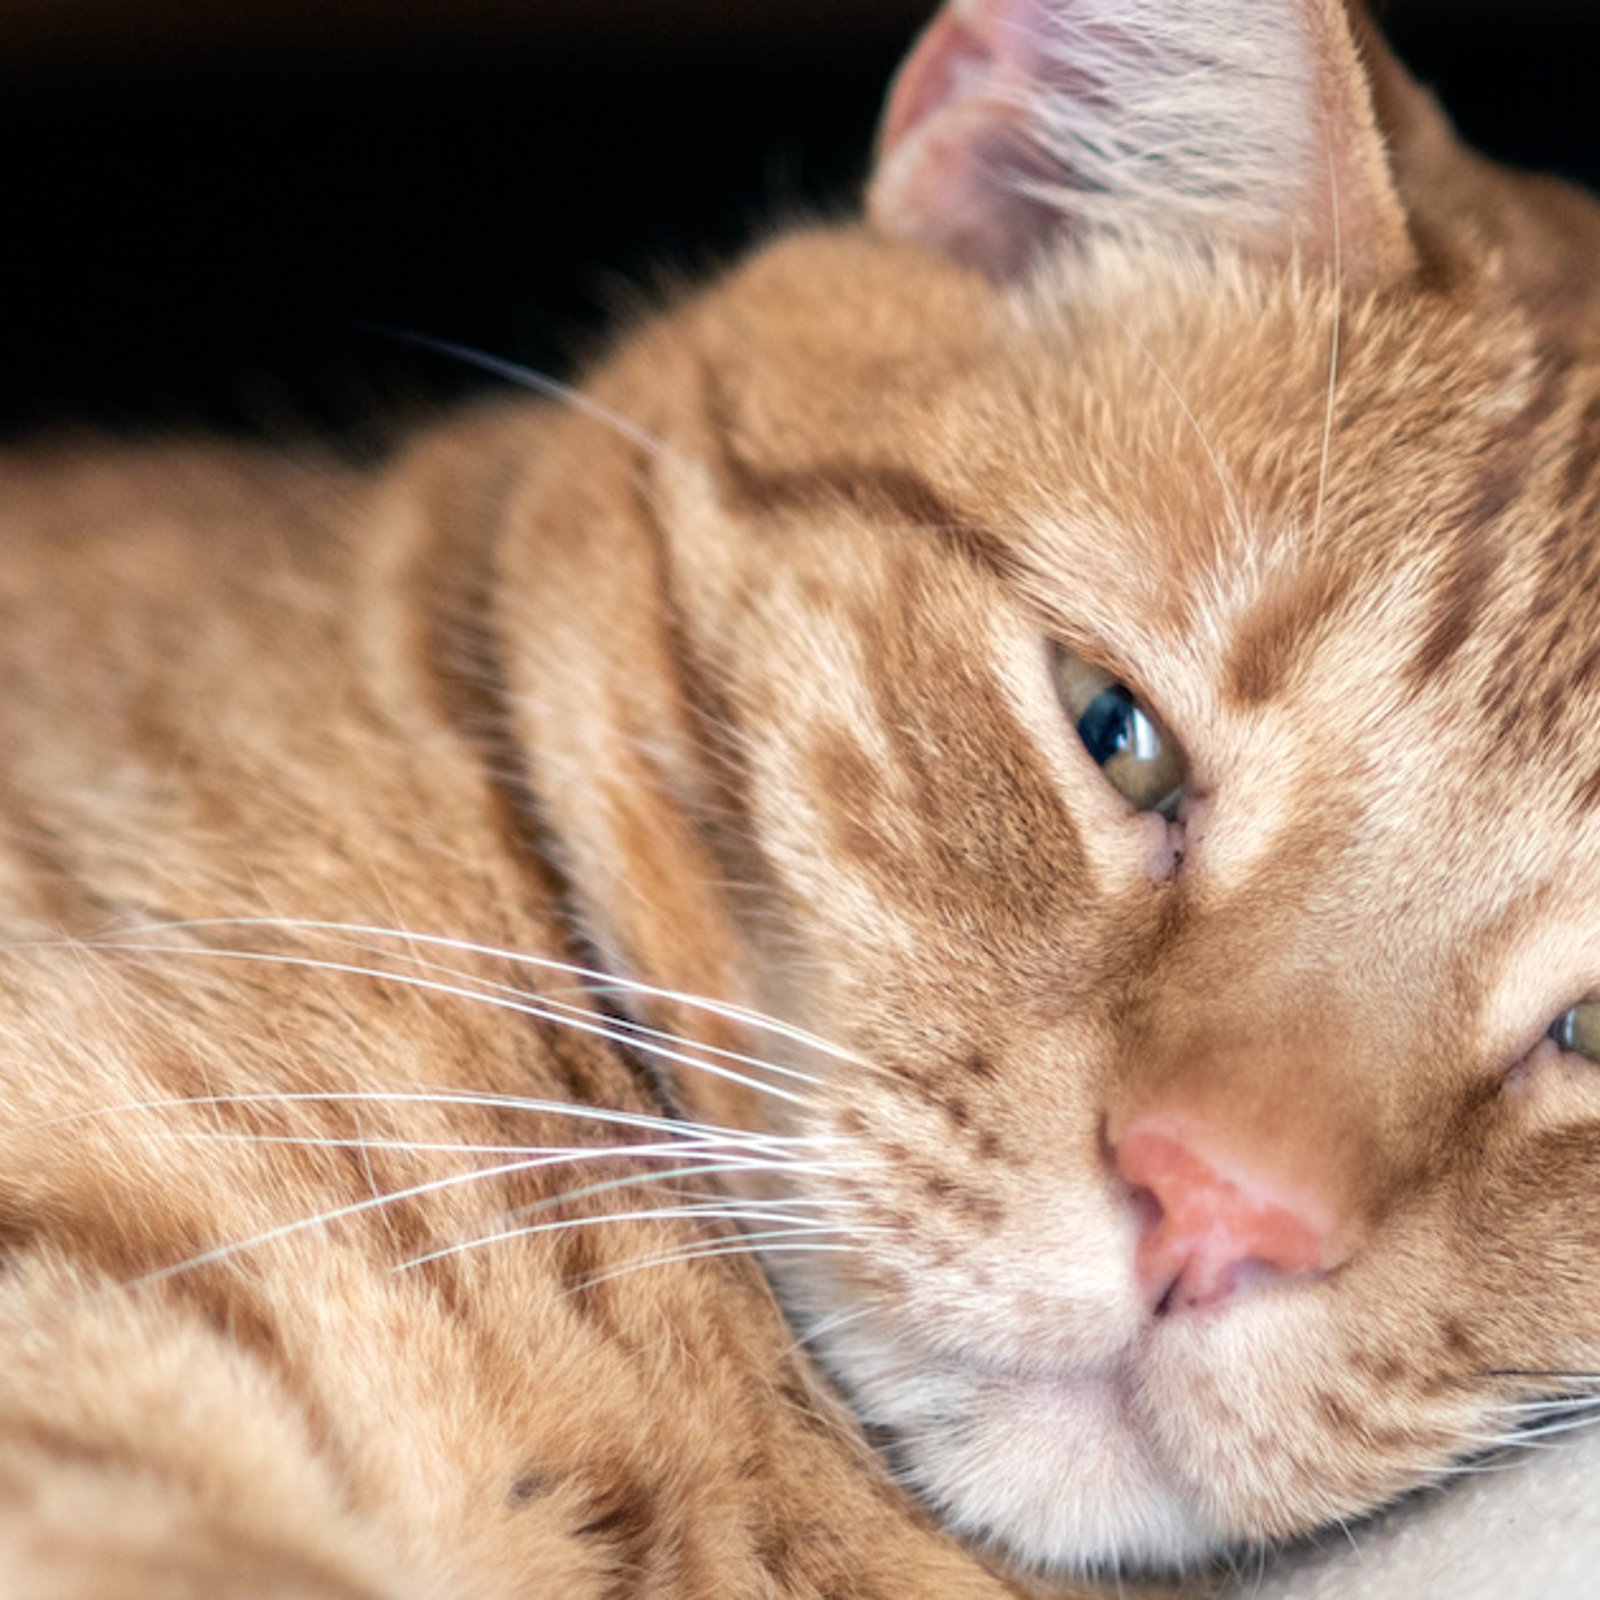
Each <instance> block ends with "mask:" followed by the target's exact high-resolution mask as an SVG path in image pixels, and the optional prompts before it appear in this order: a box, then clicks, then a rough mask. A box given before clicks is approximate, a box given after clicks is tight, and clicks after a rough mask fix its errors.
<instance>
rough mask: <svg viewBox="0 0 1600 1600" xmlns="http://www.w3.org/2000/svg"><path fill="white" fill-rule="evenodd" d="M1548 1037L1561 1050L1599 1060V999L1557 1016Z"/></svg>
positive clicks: (1591, 1059)
mask: <svg viewBox="0 0 1600 1600" xmlns="http://www.w3.org/2000/svg"><path fill="white" fill-rule="evenodd" d="M1550 1037H1551V1038H1552V1039H1554V1040H1555V1042H1556V1043H1557V1044H1558V1045H1560V1046H1561V1048H1562V1049H1563V1050H1570V1051H1571V1052H1572V1053H1573V1054H1574V1055H1576V1056H1587V1057H1588V1059H1589V1060H1590V1061H1600V1001H1597V1000H1590V1001H1587V1002H1585V1003H1584V1004H1583V1005H1581V1006H1574V1007H1573V1008H1572V1009H1571V1010H1570V1011H1569V1012H1567V1013H1566V1014H1565V1015H1564V1016H1561V1017H1558V1018H1557V1019H1556V1022H1555V1025H1554V1026H1553V1027H1552V1028H1551V1029H1550Z"/></svg>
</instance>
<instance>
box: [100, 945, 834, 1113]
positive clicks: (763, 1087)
mask: <svg viewBox="0 0 1600 1600" xmlns="http://www.w3.org/2000/svg"><path fill="white" fill-rule="evenodd" d="M94 948H96V949H98V950H112V951H119V952H123V953H126V954H136V955H166V956H170V955H187V956H199V957H202V958H205V959H209V960H213V961H245V962H256V963H258V964H260V965H264V966H279V967H298V968H304V969H306V970H308V971H316V972H333V973H339V974H341V975H343V976H346V977H361V978H374V979H378V980H380V981H386V982H389V983H397V984H400V985H402V986H403V987H405V988H411V989H418V990H422V991H424V992H426V993H430V994H439V995H444V996H447V997H449V998H453V999H458V1000H472V1001H476V1002H477V1003H478V1004H479V1005H485V1006H490V1007H492V1008H494V1009H496V1010H501V1011H511V1012H515V1013H517V1014H519V1015H521V1016H526V1017H533V1018H535V1019H536V1020H538V1021H541V1022H550V1023H554V1024H556V1025H558V1026H561V1027H566V1028H571V1029H572V1030H573V1031H574V1032H576V1033H583V1034H589V1035H592V1036H595V1037H598V1038H602V1039H605V1040H607V1041H609V1042H610V1043H613V1044H625V1045H627V1046H628V1047H629V1048H631V1049H634V1050H639V1051H642V1052H644V1053H645V1054H647V1055H651V1056H655V1057H657V1058H658V1059H661V1060H665V1061H671V1062H673V1063H674V1064H676V1065H679V1066H686V1067H694V1068H696V1069H698V1070H699V1071H701V1072H705V1073H709V1074H710V1075H711V1076H712V1077H714V1078H722V1079H724V1080H725V1081H727V1082H729V1083H736V1084H739V1085H740V1086H741V1087H743V1088H747V1089H753V1090H755V1091H756V1092H757V1093H759V1094H766V1095H771V1096H773V1097H774V1098H776V1099H779V1100H787V1101H789V1102H790V1103H791V1104H793V1105H801V1106H803V1105H805V1104H806V1100H805V1097H804V1096H803V1095H798V1094H794V1093H792V1092H791V1091H790V1090H788V1089H782V1088H779V1087H778V1086H777V1085H776V1084H771V1083H763V1082H762V1081H761V1080H760V1079H758V1078H752V1077H750V1076H749V1075H748V1074H745V1073H742V1072H735V1071H734V1070H733V1069H732V1068H729V1067H723V1066H719V1065H717V1064H716V1063H714V1062H710V1061H706V1060H703V1059H702V1058H700V1057H698V1056H692V1055H688V1054H686V1053H685V1052H684V1051H682V1050H674V1049H671V1048H669V1047H668V1046H665V1045H659V1044H655V1043H653V1042H651V1041H649V1040H646V1039H633V1038H627V1037H624V1036H621V1035H619V1034H618V1032H617V1031H616V1030H615V1029H614V1028H613V1027H612V1026H611V1024H609V1023H608V1022H605V1021H603V1020H601V1019H600V1018H598V1017H596V1018H592V1019H587V1020H586V1019H583V1018H582V1017H580V1016H577V1015H567V1014H564V1013H562V1012H558V1011H553V1010H551V1009H549V1008H548V1007H545V1006H542V1005H540V1004H538V1003H537V1001H517V1000H510V999H506V998H505V997H503V996H500V995H494V994H485V993H483V992H482V991H481V990H477V989H470V988H467V987H466V986H465V985H462V984H454V983H437V982H435V981H433V980H432V979H428V978H419V977H416V976H413V975H411V974H409V973H404V972H391V971H389V970H387V969H386V968H384V967H368V966H364V965H362V964H361V963H359V962H351V961H326V960H323V959H321V958H320V957H315V956H295V955H288V954H284V953H279V952H275V951H263V950H224V949H218V948H215V947H212V946H207V945H160V944H140V943H129V942H124V941H116V942H111V941H97V942H96V944H95V946H94ZM769 1070H771V1071H773V1072H780V1073H783V1074H784V1075H786V1076H791V1077H801V1078H805V1077H807V1076H808V1075H807V1074H803V1073H798V1072H794V1071H792V1070H791V1069H787V1068H783V1067H776V1066H774V1067H770V1068H769ZM811 1081H815V1080H811Z"/></svg>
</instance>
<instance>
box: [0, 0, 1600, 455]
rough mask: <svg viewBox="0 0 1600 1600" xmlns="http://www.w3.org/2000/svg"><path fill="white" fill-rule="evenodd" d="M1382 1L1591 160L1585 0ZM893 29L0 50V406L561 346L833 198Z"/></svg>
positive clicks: (194, 397) (105, 402) (252, 393)
mask: <svg viewBox="0 0 1600 1600" xmlns="http://www.w3.org/2000/svg"><path fill="white" fill-rule="evenodd" d="M1389 20H1390V26H1391V29H1392V31H1393V32H1394V33H1395V34H1396V36H1397V37H1398V39H1399V42H1400V44H1401V46H1402V48H1403V50H1404V52H1405V53H1406V55H1407V56H1408V58H1409V59H1410V60H1411V61H1412V62H1413V64H1414V65H1415V67H1416V68H1417V70H1418V71H1419V72H1420V73H1421V74H1422V75H1423V76H1424V77H1425V78H1426V79H1428V80H1429V81H1430V82H1433V83H1435V84H1436V85H1438V86H1439V88H1440V89H1441V90H1442V91H1443V93H1444V96H1445V98H1446V100H1447V102H1448V103H1449V104H1450V105H1451V107H1452V109H1453V110H1454V112H1455V113H1456V115H1457V117H1458V118H1459V120H1460V122H1461V123H1462V125H1463V126H1464V127H1465V128H1466V129H1467V130H1468V131H1469V132H1470V133H1471V134H1472V135H1473V137H1474V138H1475V139H1477V140H1478V141H1479V142H1481V143H1482V144H1484V145H1485V146H1487V147H1489V148H1491V149H1493V150H1494V151H1496V152H1498V153H1501V154H1504V155H1506V156H1508V157H1511V158H1513V159H1517V160H1520V161H1523V162H1527V163H1531V164H1535V165H1540V166H1546V167H1555V168H1559V169H1561V170H1564V171H1567V172H1569V173H1571V174H1573V175H1575V176H1579V177H1587V178H1588V179H1590V180H1597V179H1600V131H1597V128H1596V125H1595V120H1594V118H1593V116H1592V114H1591V112H1590V110H1589V98H1588V89H1589V80H1590V78H1591V76H1592V73H1593V68H1594V66H1595V64H1596V63H1597V62H1600V17H1597V18H1596V19H1595V20H1593V21H1589V20H1585V19H1583V18H1582V17H1580V16H1579V15H1578V14H1577V13H1576V12H1573V13H1571V14H1569V15H1566V16H1564V17H1559V18H1558V17H1554V16H1552V17H1551V18H1549V19H1547V20H1544V21H1537V20H1534V19H1533V18H1532V17H1531V16H1530V15H1529V14H1528V13H1527V12H1526V11H1517V10H1514V9H1513V8H1512V6H1511V5H1510V4H1507V5H1506V6H1505V7H1504V9H1503V11H1502V12H1499V13H1496V12H1480V13H1477V14H1475V15H1474V16H1473V17H1472V18H1471V19H1470V21H1467V20H1464V19H1462V18H1460V17H1459V16H1454V15H1453V14H1452V13H1448V12H1446V13H1439V12H1430V13H1428V14H1427V15H1417V16H1416V17H1415V18H1414V20H1408V13H1407V12H1406V11H1405V9H1404V7H1397V8H1395V9H1393V10H1392V11H1391V13H1390V18H1389ZM904 43H905V32H904V27H903V24H902V25H900V26H893V27H891V26H882V27H878V28H876V29H860V30H857V31H856V32H855V33H853V34H852V33H851V32H849V31H848V30H839V29H838V28H837V27H836V28H835V30H834V32H832V33H830V34H828V36H827V37H826V38H820V39H815V40H812V41H811V42H810V44H805V43H797V42H796V39H795V38H794V37H793V35H792V33H791V34H790V35H788V36H786V37H785V38H783V39H782V40H774V41H772V42H771V44H767V43H764V42H763V38H762V36H761V35H760V34H759V33H757V34H754V35H747V36H746V37H745V38H744V39H743V40H742V41H741V42H740V44H739V46H738V48H737V49H726V48H724V49H720V50H719V49H713V48H710V47H708V46H706V45H705V44H704V42H703V41H702V42H701V43H699V44H697V45H696V46H695V47H693V48H689V47H686V46H683V45H674V44H673V43H671V42H670V40H668V39H665V38H663V37H657V38H655V39H654V40H653V41H652V42H651V43H650V44H649V46H648V47H646V46H644V45H637V46H635V47H633V48H632V49H629V48H626V47H623V48H619V46H618V44H617V41H616V40H615V39H612V38H607V39H606V40H605V41H598V40H585V39H584V38H583V37H582V35H581V30H580V32H579V33H577V34H572V35H570V36H564V37H563V39H562V41H561V42H560V43H553V42H551V41H550V40H546V41H545V42H544V43H542V44H541V43H539V42H537V41H536V40H534V39H533V38H531V37H529V38H527V39H523V38H521V37H520V36H516V35H509V36H506V37H503V38H496V39H495V40H493V41H492V42H489V41H485V40H482V39H480V40H478V41H477V42H476V43H475V44H462V45H456V44H452V43H451V42H450V41H449V40H448V39H434V40H432V41H430V43H429V44H428V46H427V48H421V47H419V46H418V45H417V44H416V42H415V41H413V42H412V43H411V44H410V45H409V46H408V47H406V48H392V49H389V50H387V51H385V50H383V49H377V48H370V49H359V50H358V49H352V48H350V47H349V45H348V43H347V44H346V46H345V47H343V48H341V49H340V50H338V51H336V52H331V53H326V54H324V53H320V52H318V51H315V50H307V49H306V48H305V47H304V45H303V43H302V44H301V45H299V46H297V47H296V48H295V49H294V50H292V51H287V52H281V53H277V54H271V55H264V54H263V53H262V52H261V51H260V50H259V49H256V48H251V49H242V50H240V51H238V52H229V51H227V50H225V49H216V48H212V49H209V50H207V51H206V52H204V53H202V54H198V55H194V56H190V57H186V58H158V59H154V60H151V59H144V58H140V57H130V58H129V59H127V60H120V59H118V58H117V57H116V56H115V54H112V55H110V56H107V55H106V54H104V53H103V52H102V53H100V54H98V55H96V56H94V57H93V58H89V57H87V56H85V57H82V58H76V59H75V58H73V57H72V56H71V54H70V53H67V54H61V53H57V54H56V55H54V56H52V57H50V58H48V59H46V58H40V59H37V60H35V61H34V62H33V64H32V65H31V66H29V67H27V68H26V69H20V68H17V67H16V66H14V65H13V67H12V68H11V70H10V71H9V72H3V73H0V141H3V147H4V148H5V149H6V150H7V152H8V153H9V159H8V163H7V165H8V176H7V182H6V185H5V191H4V205H3V213H0V214H3V215H4V218H5V222H4V235H5V239H6V244H5V247H4V251H3V255H0V261H3V263H4V265H3V266H0V286H3V290H4V292H3V294H0V428H4V429H5V430H7V431H15V430H17V429H19V428H24V429H25V428H32V427H36V426H41V425H48V424H53V423H58V422H71V421H75V420H82V421H94V422H100V423H108V424H111V425H113V426H118V427H150V426H155V427H175V426H184V425H190V424H203V425H207V426H212V427H238V428H248V429H266V430H269V431H280V430H283V429H285V428H289V429H294V428H302V427H312V428H319V429H321V428H329V427H332V428H335V429H338V430H340V431H342V432H346V433H351V434H359V433H360V432H362V431H363V430H365V429H367V428H369V427H371V426H372V425H374V424H376V425H377V426H379V427H380V428H381V427H382V426H384V425H386V424H388V423H390V422H392V421H393V420H394V419H396V418H397V417H399V416H400V415H402V414H404V413H405V412H406V411H407V410H408V409H409V408H410V407H411V406H412V405H414V404H415V403H417V402H419V401H431V400H432V399H434V398H439V397H443V396H446V395H448V394H450V393H452V392H455V391H458V390H459V389H461V388H462V387H464V386H476V385H478V384H481V382H482V381H483V380H482V379H481V378H478V377H476V376H474V375H473V374H471V373H469V372H466V371H464V370H462V371H455V370H452V369H451V368H450V365H449V364H448V363H447V362H445V361H443V360H442V359H440V358H438V357H434V356H430V355H426V354H423V353H420V352H418V351H416V350H414V349H407V348H405V347H403V346H399V345H396V344H394V343H392V342H390V341H387V340H386V339H384V338H383V337H381V336H380V335H379V334H377V333H375V332H373V331H371V330H372V329H374V328H378V327H396V328H402V329H408V330H413V331H415V332H418V333H423V334H429V335H435V336H438V337H442V338H447V339H453V340H459V341H462V342H465V343H468V344H472V345H475V346H478V347H481V348H483V349H485V350H489V351H493V352H495V353H497V354H501V355H506V356H511V357H515V358H517V359H521V360H525V361H530V362H533V363H535V364H538V365H540V366H545V367H554V368H556V369H558V370H567V369H570V367H571V365H572V364H573V361H574V360H575V359H579V358H581V357H582V355H583V354H584V353H585V352H586V351H588V350H589V349H591V348H592V347H593V345H594V343H595V341H596V340H597V338H598V336H599V332H600V330H601V329H602V328H603V327H604V326H606V325H607V324H608V323H609V322H610V321H611V320H612V318H613V316H614V314H615V312H616V309H617V307H618V306H626V305H628V304H629V303H630V301H632V302H637V300H638V299H639V297H640V293H641V291H642V292H643V293H644V294H646V295H649V294H653V293H655V292H657V290H658V289H659V287H660V285H661V284H662V283H663V282H668V281H674V280H681V279H684V278H690V277H693V276H696V275H699V274H700V273H701V272H703V271H704V270H705V269H706V268H707V267H710V266H714V265H715V264H717V263H718V262H721V261H725V260H727V259H729V258H730V257H731V256H732V255H733V254H734V253H735V252H736V251H737V250H738V249H739V248H740V246H741V245H742V244H744V243H745V242H746V241H748V240H749V239H750V238H751V237H752V236H753V235H756V234H758V233H759V232H760V231H761V230H762V229H763V228H765V227H766V226H768V225H770V223H771V222H772V221H774V220H777V219H782V218H784V217H787V216H791V215H796V214H800V215H804V214H808V213H814V212H816V211H819V210H824V211H825V210H827V209H830V208H837V207H839V206H842V205H846V204H848V203H849V202H850V201H851V199H852V197H853V195H854V193H855V190H856V187H857V185H858V182H859V178H860V175H861V173H862V171H863V165H864V161H865V156H866V150H867V146H868V143H869V141H870V138H871V133H872V128H873V124H874V121H875V118H876V114H877V108H878V104H879V100H880V97H881V94H882V90H883V85H884V83H885V81H886V79H887V77H888V75H889V73H890V71H891V70H892V67H893V64H894V62H895V60H896V59H897V57H898V55H899V53H900V52H901V50H902V49H903V48H904ZM0 59H4V58H3V56H0Z"/></svg>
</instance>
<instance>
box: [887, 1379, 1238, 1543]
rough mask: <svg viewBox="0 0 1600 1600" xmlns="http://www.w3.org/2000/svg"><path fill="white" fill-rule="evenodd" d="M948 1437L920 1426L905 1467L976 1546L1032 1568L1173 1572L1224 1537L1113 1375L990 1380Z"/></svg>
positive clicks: (969, 1400)
mask: <svg viewBox="0 0 1600 1600" xmlns="http://www.w3.org/2000/svg"><path fill="white" fill-rule="evenodd" d="M964 1399H965V1403H964V1404H963V1405H962V1406H961V1408H960V1414H959V1416H957V1417H955V1418H953V1419H952V1420H951V1422H950V1425H949V1426H948V1428H939V1427H937V1426H936V1427H933V1428H928V1427H926V1426H924V1427H922V1428H908V1429H907V1435H908V1437H907V1440H906V1444H905V1457H904V1459H905V1462H906V1465H907V1467H908V1468H909V1469H910V1472H911V1474H912V1476H913V1478H914V1479H915V1481H916V1482H917V1484H918V1485H919V1486H920V1488H921V1490H922V1492H923V1494H924V1495H926V1496H927V1498H928V1499H930V1500H931V1501H933V1502H934V1503H935V1504H936V1505H938V1507H939V1508H940V1511H941V1514H942V1516H943V1517H944V1518H945V1519H946V1520H947V1521H949V1522H950V1523H951V1525H952V1526H953V1527H955V1529H956V1530H957V1531H958V1532H959V1533H961V1534H963V1535H964V1536H966V1537H968V1538H974V1539H983V1540H992V1541H993V1542H995V1543H996V1544H998V1545H1000V1546H1002V1547H1003V1548H1005V1549H1006V1550H1007V1551H1008V1552H1010V1553H1011V1554H1012V1555H1013V1556H1015V1557H1018V1558H1020V1559H1021V1560H1022V1561H1024V1562H1027V1563H1029V1564H1030V1565H1038V1566H1044V1567H1052V1568H1056V1569H1065V1570H1072V1571H1090V1570H1094V1569H1104V1568H1109V1567H1112V1566H1129V1565H1131V1566H1135V1567H1141V1568H1150V1569H1171V1568H1176V1567H1180V1566H1186V1565H1190V1564H1192V1563H1194V1562H1197V1561H1200V1560H1203V1559H1205V1558H1207V1557H1209V1556H1213V1555H1215V1554H1217V1553H1218V1552H1219V1551H1220V1550H1221V1549H1222V1548H1224V1546H1225V1544H1226V1543H1227V1541H1226V1539H1225V1538H1224V1536H1223V1535H1222V1534H1221V1532H1220V1531H1219V1530H1218V1529H1217V1528H1216V1527H1215V1526H1214V1525H1212V1524H1211V1523H1209V1522H1207V1521H1206V1520H1205V1519H1204V1518H1203V1517H1202V1516H1201V1514H1200V1513H1199V1511H1198V1510H1197V1509H1196V1508H1195V1507H1194V1506H1193V1505H1192V1504H1190V1503H1186V1502H1185V1499H1184V1498H1183V1497H1181V1496H1180V1494H1179V1493H1178V1492H1177V1491H1176V1490H1175V1489H1174V1488H1173V1487H1172V1486H1171V1483H1170V1482H1169V1481H1168V1477H1167V1474H1166V1473H1164V1472H1163V1470H1162V1466H1161V1463H1160V1462H1159V1461H1158V1460H1157V1459H1156V1458H1155V1457H1154V1456H1153V1454H1152V1453H1151V1451H1150V1449H1149V1447H1148V1445H1147V1444H1146V1443H1145V1441H1144V1440H1143V1438H1142V1437H1141V1434H1140V1432H1139V1430H1138V1428H1137V1426H1136V1425H1135V1424H1134V1423H1133V1422H1132V1421H1131V1419H1130V1418H1129V1416H1128V1414H1127V1411H1126V1408H1125V1406H1124V1403H1123V1400H1122V1398H1121V1396H1120V1394H1119V1388H1118V1384H1117V1381H1116V1380H1115V1378H1114V1377H1112V1376H1111V1375H1109V1374H1106V1375H1099V1374H1089V1375H1085V1376H1081V1377H1075V1378H1070V1379H1068V1378H1061V1377H1052V1378H1048V1379H1044V1378H1041V1379H1039V1380H1037V1381H1024V1380H1019V1379H1010V1380H1001V1379H995V1378H985V1379H983V1380H981V1381H980V1382H979V1383H978V1384H975V1385H974V1386H973V1387H972V1388H971V1389H970V1390H969V1391H968V1393H967V1394H966V1396H965V1397H964Z"/></svg>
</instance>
